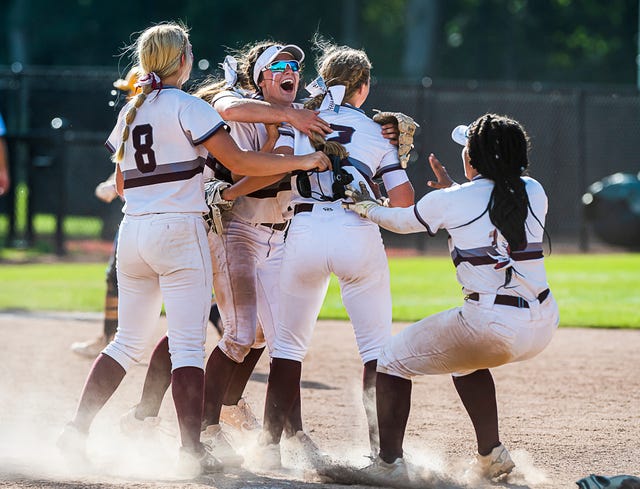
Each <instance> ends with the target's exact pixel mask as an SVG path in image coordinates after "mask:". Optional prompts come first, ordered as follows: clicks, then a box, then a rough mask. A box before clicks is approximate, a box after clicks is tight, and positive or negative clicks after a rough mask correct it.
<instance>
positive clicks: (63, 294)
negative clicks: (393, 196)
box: [0, 254, 640, 329]
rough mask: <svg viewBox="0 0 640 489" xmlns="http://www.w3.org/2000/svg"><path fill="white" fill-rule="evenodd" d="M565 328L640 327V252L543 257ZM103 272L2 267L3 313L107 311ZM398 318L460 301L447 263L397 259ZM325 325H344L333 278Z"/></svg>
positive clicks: (101, 268)
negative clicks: (336, 321) (328, 321)
mask: <svg viewBox="0 0 640 489" xmlns="http://www.w3.org/2000/svg"><path fill="white" fill-rule="evenodd" d="M546 262H547V271H548V278H549V282H550V284H551V290H552V291H553V294H554V296H555V297H556V299H557V301H558V304H559V305H560V317H561V319H560V323H561V326H586V327H619V328H639V329H640V293H639V291H640V254H608V255H561V254H553V255H551V256H550V257H548V258H547V259H546ZM105 266H106V264H102V263H99V264H95V263H90V264H86V263H81V264H78V263H72V264H64V263H63V264H24V265H7V264H2V265H0V310H6V309H25V310H49V311H50V310H55V311H95V312H99V311H102V308H103V304H104V291H105ZM390 268H391V288H392V296H393V304H394V309H393V313H394V320H396V321H415V320H418V319H421V318H422V317H424V316H426V315H428V314H433V313H435V312H438V311H441V310H443V309H445V308H449V307H453V306H456V305H459V304H461V303H462V293H461V291H460V286H459V285H458V283H457V282H456V280H455V269H454V267H453V264H452V263H451V260H450V259H449V258H448V257H418V258H392V259H391V260H390ZM321 317H322V318H324V319H330V318H331V319H346V318H347V315H346V312H345V310H344V307H343V306H342V302H341V299H340V291H339V288H338V284H337V281H336V280H335V278H333V279H332V280H331V284H330V286H329V293H328V294H327V298H326V300H325V303H324V306H323V308H322V312H321Z"/></svg>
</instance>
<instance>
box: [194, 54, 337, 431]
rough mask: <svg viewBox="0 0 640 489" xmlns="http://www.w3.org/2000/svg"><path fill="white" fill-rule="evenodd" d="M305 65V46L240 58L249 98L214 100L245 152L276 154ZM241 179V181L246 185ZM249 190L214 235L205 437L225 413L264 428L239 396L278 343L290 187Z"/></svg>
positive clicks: (297, 420) (295, 418)
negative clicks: (219, 323) (214, 321)
mask: <svg viewBox="0 0 640 489" xmlns="http://www.w3.org/2000/svg"><path fill="white" fill-rule="evenodd" d="M303 60H304V52H303V51H302V50H301V49H300V48H299V47H298V46H295V45H283V44H277V43H274V42H260V43H257V44H255V45H254V46H253V47H252V48H250V49H249V50H248V51H247V53H246V55H245V56H242V57H241V58H240V68H241V71H242V72H243V73H242V75H241V78H242V80H245V83H244V87H243V88H245V90H247V91H246V92H245V93H246V94H247V95H241V94H239V93H238V91H232V90H228V89H227V90H224V91H222V92H219V93H217V94H215V95H214V96H213V97H212V98H211V102H212V104H213V106H214V107H215V108H216V110H218V111H219V112H220V113H221V114H224V115H225V116H226V117H227V119H228V121H229V125H230V127H231V135H232V136H233V137H234V139H235V140H236V142H237V143H238V145H239V146H240V147H242V148H245V149H253V150H261V151H271V150H273V147H274V144H275V142H276V139H277V137H278V132H277V130H274V129H276V126H275V125H274V123H275V124H278V123H279V122H282V120H281V117H282V115H281V114H280V113H279V112H281V110H277V109H280V108H281V107H286V108H288V109H291V108H292V107H293V101H294V100H295V97H296V94H297V90H298V85H299V81H300V71H299V70H300V63H301V62H302V61H303ZM246 80H250V82H249V83H247V82H246ZM207 98H208V97H206V96H205V99H207ZM265 104H269V105H268V106H267V105H265ZM257 110H261V111H262V112H263V113H262V114H260V113H258V112H257ZM293 110H294V111H295V112H302V113H306V115H308V116H309V115H310V116H312V118H313V119H316V120H317V124H316V127H317V128H318V129H319V130H322V131H323V132H329V131H330V129H329V126H328V124H326V123H325V122H324V121H322V120H321V119H320V118H318V117H317V115H316V114H315V113H313V112H312V111H308V110H306V109H302V108H301V106H299V105H297V106H295V108H294V109H293ZM258 117H261V118H260V119H258ZM234 119H235V120H236V121H239V122H234V121H233V120H234ZM258 120H260V121H261V122H257V121H258ZM262 122H264V123H265V124H263V123H262ZM268 124H271V126H269V125H268ZM270 129H271V130H270ZM215 173H216V176H218V177H220V178H227V179H228V181H229V182H230V183H232V181H233V180H232V179H231V175H230V173H229V172H228V170H227V169H226V168H224V167H223V166H221V165H219V166H218V168H217V169H216V172H215ZM234 177H235V180H237V179H238V178H239V177H238V176H234ZM247 183H250V182H249V179H246V180H244V181H243V182H241V183H239V184H237V185H235V186H234V187H232V188H230V189H227V190H226V191H225V192H224V194H223V195H225V196H226V197H227V198H229V199H234V204H233V208H232V209H231V210H230V211H228V212H225V213H224V214H223V229H224V231H223V234H222V236H221V237H218V236H216V235H214V234H212V235H210V241H213V246H210V247H211V250H212V258H213V265H214V288H215V289H216V294H217V295H218V300H219V303H220V308H221V311H222V315H223V323H224V334H223V336H222V339H221V340H220V342H219V344H218V346H217V347H216V348H215V349H214V351H213V352H212V354H211V356H210V357H209V360H208V362H207V368H206V373H205V407H204V417H203V426H207V428H206V431H205V433H204V436H205V437H209V436H211V435H213V436H214V437H215V436H216V434H217V433H219V432H220V426H219V422H220V418H221V415H222V414H224V415H226V419H227V420H228V421H229V422H231V423H234V424H236V425H237V422H238V421H240V422H244V425H245V428H247V427H248V428H256V427H259V425H258V424H257V421H256V420H255V416H253V414H252V413H251V411H250V409H249V407H248V405H247V404H246V402H245V401H244V400H242V401H241V399H240V396H241V394H242V391H243V390H244V388H245V386H246V383H247V382H248V380H249V377H250V375H251V372H252V371H253V369H254V367H255V365H256V363H257V361H258V359H259V358H260V355H261V353H262V351H263V350H264V348H265V345H268V346H269V348H270V349H271V347H272V345H273V339H274V337H275V321H276V319H277V315H278V313H277V310H278V299H279V297H278V296H279V287H278V283H279V275H280V265H281V260H282V254H283V250H284V236H285V231H286V228H287V226H288V220H289V218H290V213H289V211H288V210H287V209H288V205H289V201H290V196H291V183H290V180H289V178H288V177H284V178H280V179H279V180H278V181H276V182H274V183H272V184H270V185H268V186H266V187H263V188H261V189H259V190H257V191H255V192H251V193H249V194H248V195H246V191H243V188H244V187H245V185H246V184H247ZM238 191H240V192H241V193H243V194H245V195H241V196H239V197H237V198H235V197H234V193H235V194H236V195H237V193H238ZM220 238H221V239H222V241H223V245H222V246H216V244H215V242H216V241H217V240H218V239H220ZM215 276H217V278H215ZM223 401H225V402H224V404H226V405H227V406H228V407H227V408H225V409H223V408H222V406H223ZM238 403H240V406H239V405H238ZM298 405H299V403H298ZM221 409H222V410H221ZM242 418H244V419H242ZM291 418H292V419H290V422H289V436H292V435H294V434H296V433H298V432H300V433H299V436H300V437H303V436H304V432H303V431H302V419H301V415H300V411H299V409H297V410H295V411H294V413H293V415H292V417H291Z"/></svg>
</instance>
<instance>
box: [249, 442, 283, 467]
mask: <svg viewBox="0 0 640 489" xmlns="http://www.w3.org/2000/svg"><path fill="white" fill-rule="evenodd" d="M264 438H265V435H264V433H260V436H259V438H258V443H257V444H256V445H255V446H254V447H253V448H252V450H251V452H250V454H249V456H248V460H247V462H248V463H249V464H250V467H249V468H251V469H256V470H263V471H270V470H278V469H281V468H282V457H281V455H280V444H278V443H267V442H266V441H265V439H264Z"/></svg>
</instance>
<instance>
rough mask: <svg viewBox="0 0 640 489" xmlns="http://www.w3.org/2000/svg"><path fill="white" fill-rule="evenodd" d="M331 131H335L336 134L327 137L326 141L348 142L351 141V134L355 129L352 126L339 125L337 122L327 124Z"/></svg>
mask: <svg viewBox="0 0 640 489" xmlns="http://www.w3.org/2000/svg"><path fill="white" fill-rule="evenodd" d="M329 126H331V129H333V132H337V133H338V135H337V136H333V137H331V138H328V139H327V141H337V142H338V143H340V144H349V143H350V142H351V136H353V133H354V132H356V130H355V129H354V128H353V127H349V126H341V125H339V124H329Z"/></svg>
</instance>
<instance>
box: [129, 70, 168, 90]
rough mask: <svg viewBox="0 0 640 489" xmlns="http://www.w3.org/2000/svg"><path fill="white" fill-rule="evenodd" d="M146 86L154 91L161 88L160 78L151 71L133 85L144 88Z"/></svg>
mask: <svg viewBox="0 0 640 489" xmlns="http://www.w3.org/2000/svg"><path fill="white" fill-rule="evenodd" d="M146 85H151V88H153V89H154V90H155V89H156V88H162V81H161V80H160V77H159V76H158V75H156V74H155V73H154V72H153V71H152V72H150V73H147V74H146V75H144V76H141V77H140V79H139V80H138V81H137V82H136V83H135V84H134V87H144V86H146Z"/></svg>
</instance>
